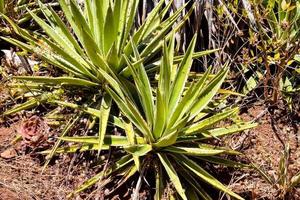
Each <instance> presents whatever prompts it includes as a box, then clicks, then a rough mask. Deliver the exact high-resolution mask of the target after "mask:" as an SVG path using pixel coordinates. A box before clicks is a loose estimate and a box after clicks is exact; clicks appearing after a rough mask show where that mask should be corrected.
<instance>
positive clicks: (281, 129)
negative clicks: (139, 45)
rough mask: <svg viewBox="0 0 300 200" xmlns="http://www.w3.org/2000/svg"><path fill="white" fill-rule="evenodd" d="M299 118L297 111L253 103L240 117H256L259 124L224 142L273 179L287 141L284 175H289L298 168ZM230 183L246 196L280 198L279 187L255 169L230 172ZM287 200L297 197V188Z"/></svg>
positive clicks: (277, 173)
mask: <svg viewBox="0 0 300 200" xmlns="http://www.w3.org/2000/svg"><path fill="white" fill-rule="evenodd" d="M299 117H300V115H299V112H298V113H296V114H295V113H294V114H293V115H292V114H290V113H287V110H285V109H281V108H279V107H277V108H275V109H274V110H272V109H267V108H266V106H264V105H260V106H254V107H252V108H250V109H248V111H247V113H244V114H242V118H243V119H245V120H248V121H249V120H256V121H257V122H258V123H259V125H258V126H257V127H256V128H254V129H252V130H249V131H246V132H245V133H242V134H239V135H235V136H232V137H230V138H228V139H227V140H226V141H227V142H228V145H229V146H230V147H232V148H234V149H238V150H239V151H241V152H242V153H244V155H245V161H246V162H248V163H249V162H250V163H251V162H252V163H253V164H255V165H256V166H258V167H259V168H260V169H262V170H263V171H264V172H266V173H267V174H268V175H269V177H271V178H273V179H274V180H278V178H279V176H280V174H279V163H280V159H281V158H282V156H283V152H284V148H285V147H284V144H289V146H290V158H289V159H288V161H287V166H288V170H287V174H288V176H289V177H291V176H293V175H295V174H297V173H298V172H299V171H300V151H299V148H300V147H299V139H300V138H299V136H300V132H299V129H300V120H299ZM231 182H232V184H231V185H230V187H231V188H232V189H233V190H234V191H235V192H237V193H240V194H241V195H243V196H244V197H245V198H246V199H272V200H273V199H274V200H275V199H280V195H281V190H280V189H281V186H280V185H279V184H275V185H271V184H270V183H268V182H267V181H266V179H264V178H262V176H261V174H259V173H258V172H256V171H254V170H247V169H243V170H241V171H233V172H232V180H231ZM275 182H276V181H275ZM277 182H278V181H277ZM287 199H295V200H296V199H300V190H299V189H294V190H292V191H291V192H290V195H289V196H288V197H287Z"/></svg>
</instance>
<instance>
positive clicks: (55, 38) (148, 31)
mask: <svg viewBox="0 0 300 200" xmlns="http://www.w3.org/2000/svg"><path fill="white" fill-rule="evenodd" d="M38 3H39V6H40V9H41V11H42V13H43V14H44V18H45V19H44V18H41V17H39V16H37V15H36V14H35V13H34V12H32V11H28V12H29V14H30V15H31V16H32V18H33V19H34V20H35V22H36V23H38V24H39V25H40V27H41V29H42V31H43V34H41V33H38V32H29V31H27V30H25V29H22V28H20V27H19V26H18V25H17V24H16V23H14V22H13V20H11V19H10V18H9V17H7V16H5V15H2V16H3V18H4V19H6V21H7V22H9V23H10V24H11V26H12V27H13V29H14V31H15V32H16V33H17V34H18V35H20V36H21V37H23V39H25V41H27V42H23V41H20V40H17V39H14V38H9V37H1V39H3V40H6V41H7V42H10V43H11V44H13V45H16V46H18V47H20V48H21V49H23V50H24V51H25V52H31V53H34V54H35V55H37V56H38V57H40V58H41V59H42V60H43V61H44V62H46V63H48V64H52V65H53V66H55V67H58V68H60V69H61V70H63V71H64V73H65V74H63V75H62V76H60V77H45V76H23V77H22V76H21V77H20V76H19V77H14V78H15V79H16V80H19V81H20V82H19V83H15V84H14V85H13V86H17V87H22V88H23V89H24V90H25V92H27V93H29V96H30V97H34V98H30V99H29V100H28V101H27V102H25V103H23V104H21V105H17V106H16V107H15V108H13V109H11V110H8V111H7V112H5V113H4V115H10V114H13V113H16V112H19V111H21V110H24V109H30V108H33V107H35V106H37V105H38V104H40V103H45V102H47V101H48V100H49V99H50V98H53V97H57V98H59V97H58V96H59V94H61V93H62V92H61V87H62V85H63V86H64V88H68V87H70V88H71V89H72V88H73V87H74V86H76V87H79V88H86V87H88V88H90V89H91V90H90V91H91V92H92V91H96V93H97V99H96V102H94V103H93V105H92V106H93V107H94V108H95V109H97V110H100V112H99V113H100V115H98V116H97V117H98V118H101V120H100V123H99V124H100V130H99V131H100V133H101V134H100V135H102V136H101V138H102V139H103V135H104V133H105V131H106V124H107V120H108V116H109V112H110V107H111V98H110V96H109V95H108V94H106V93H105V91H104V90H103V89H102V86H103V85H105V82H106V78H105V77H103V74H104V72H106V73H108V74H110V75H111V76H112V77H114V78H117V77H119V78H118V80H120V81H121V82H120V83H118V84H124V85H128V86H129V85H130V83H129V81H128V77H129V76H130V73H129V69H128V67H127V64H126V61H125V59H124V58H123V56H122V55H123V54H124V55H126V56H127V57H130V56H131V55H132V54H133V49H132V47H131V45H130V42H129V41H130V39H132V40H133V41H134V43H135V44H137V46H138V49H139V50H138V51H139V53H140V55H141V57H140V58H141V59H140V60H138V61H137V62H138V63H139V62H143V63H144V64H145V67H146V68H147V71H150V72H153V71H155V69H156V68H157V64H156V63H155V62H156V61H157V60H155V56H156V55H159V53H160V52H161V46H162V45H161V44H162V42H161V41H162V39H168V38H169V37H170V33H169V32H170V30H171V29H174V30H175V31H177V30H179V29H180V28H181V27H182V26H183V24H184V22H185V21H186V20H187V19H188V16H189V15H190V13H191V12H192V10H193V8H192V9H191V10H190V11H189V13H187V15H185V16H184V17H183V18H180V16H181V11H182V10H183V9H184V8H185V6H186V5H184V6H183V7H181V8H180V9H178V10H177V11H176V12H174V13H173V14H172V15H169V16H168V17H166V14H167V11H168V9H169V8H170V6H171V4H172V1H170V2H169V3H168V4H165V3H164V1H163V0H161V1H160V2H159V3H158V4H157V5H156V7H155V8H154V9H153V10H152V11H151V12H150V13H149V14H148V16H147V18H146V20H145V21H144V23H143V24H142V25H141V26H140V27H137V28H136V27H134V20H135V15H136V12H137V8H138V5H139V0H125V1H124V0H114V1H96V0H90V1H84V2H83V3H82V4H79V3H77V1H74V0H59V5H60V7H61V9H62V11H63V13H64V16H65V18H66V21H67V23H64V21H63V20H62V19H61V18H60V16H59V15H58V14H57V13H56V12H55V11H54V10H53V8H51V7H48V6H46V5H45V4H43V3H41V1H38ZM175 22H176V23H175ZM44 33H45V34H44ZM206 53H209V51H208V52H204V53H203V52H200V53H196V54H194V55H193V56H194V57H197V56H201V55H203V54H206ZM181 59H182V56H178V57H176V59H174V62H175V63H176V62H180V60H181ZM126 78H127V79H126ZM53 88H54V90H53ZM32 93H34V95H32ZM54 93H55V94H54ZM57 95H58V96H57ZM99 96H100V97H99ZM103 96H104V97H105V98H102V97H103ZM98 97H99V98H98ZM52 102H53V101H52ZM56 103H60V105H62V106H71V105H70V104H67V103H65V102H59V101H56ZM85 103H87V102H83V104H85ZM88 104H90V103H88ZM104 105H105V106H104ZM71 107H72V106H71ZM102 139H101V140H102Z"/></svg>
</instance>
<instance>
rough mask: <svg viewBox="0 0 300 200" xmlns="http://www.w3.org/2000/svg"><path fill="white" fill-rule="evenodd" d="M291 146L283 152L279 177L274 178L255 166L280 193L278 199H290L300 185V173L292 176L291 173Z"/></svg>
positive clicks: (286, 146) (285, 147)
mask: <svg viewBox="0 0 300 200" xmlns="http://www.w3.org/2000/svg"><path fill="white" fill-rule="evenodd" d="M290 151H291V150H290V146H289V144H288V143H287V144H285V145H284V150H283V151H282V156H281V158H280V162H279V168H278V171H277V176H276V177H275V176H272V175H270V174H268V173H267V172H265V171H264V170H263V169H262V168H259V167H257V166H256V165H253V166H254V168H255V169H257V170H258V172H259V173H260V174H261V175H262V176H263V177H264V179H265V180H266V181H268V182H269V183H270V184H272V185H273V186H274V187H275V188H276V189H277V190H278V191H279V193H278V198H280V199H290V198H289V197H290V195H291V194H292V192H293V190H294V189H295V188H296V187H297V186H298V185H299V183H300V172H298V173H296V174H294V175H292V174H291V172H290V171H289V165H290V153H291V152H290Z"/></svg>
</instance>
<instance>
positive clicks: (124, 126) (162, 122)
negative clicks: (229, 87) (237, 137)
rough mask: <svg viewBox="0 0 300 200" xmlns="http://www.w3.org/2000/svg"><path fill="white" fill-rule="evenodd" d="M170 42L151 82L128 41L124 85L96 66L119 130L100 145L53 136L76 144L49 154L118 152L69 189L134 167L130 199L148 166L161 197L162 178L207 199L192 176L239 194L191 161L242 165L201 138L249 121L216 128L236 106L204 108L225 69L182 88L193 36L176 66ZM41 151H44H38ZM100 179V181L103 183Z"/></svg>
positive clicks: (229, 131)
mask: <svg viewBox="0 0 300 200" xmlns="http://www.w3.org/2000/svg"><path fill="white" fill-rule="evenodd" d="M174 40H175V39H174V37H172V40H171V41H170V42H169V45H167V42H166V41H165V44H164V47H163V57H162V58H161V62H160V70H159V78H158V81H157V82H156V83H152V84H151V83H150V79H149V77H148V76H147V73H146V70H145V67H144V66H143V64H142V63H140V62H137V61H138V60H140V59H141V57H140V53H139V52H138V49H137V47H136V45H135V43H134V41H133V40H131V46H132V49H133V52H134V55H133V56H132V57H131V58H128V57H127V56H126V55H124V59H125V60H126V62H127V64H128V67H129V70H130V73H131V75H132V77H133V80H134V86H132V87H131V89H130V90H128V89H127V88H126V87H124V85H119V84H114V82H112V81H111V80H112V79H113V77H111V76H110V75H109V74H108V73H106V72H104V71H103V74H102V76H103V77H105V79H106V80H107V82H108V85H106V89H105V90H106V91H107V92H108V94H109V95H110V96H111V97H112V99H113V100H114V102H115V103H116V104H117V106H118V108H119V109H120V111H121V114H120V117H119V119H118V117H117V116H116V117H115V120H114V121H111V123H112V124H113V125H114V126H115V127H118V130H120V131H118V132H120V133H121V134H122V133H123V134H125V136H123V135H119V136H116V135H109V134H107V135H106V136H105V137H104V140H103V144H99V139H98V137H97V136H83V137H61V138H60V139H61V140H63V141H67V142H75V143H81V145H80V146H76V145H75V146H71V147H68V148H59V149H57V150H56V153H62V152H71V151H75V150H76V149H77V150H81V151H86V150H97V149H99V148H100V147H99V146H101V149H102V150H106V149H109V148H110V147H117V148H120V149H121V150H123V153H121V155H123V156H120V158H119V160H116V161H115V163H114V164H113V165H112V166H111V167H110V168H108V169H105V170H104V171H102V172H100V173H99V174H98V175H96V176H95V177H93V178H91V179H90V180H88V181H87V182H85V183H84V184H83V185H82V186H81V187H80V188H79V189H78V190H76V191H75V192H74V193H77V192H80V191H82V190H84V189H86V188H87V187H89V186H91V185H93V184H95V183H97V182H98V181H100V184H101V186H102V187H104V186H105V184H108V183H109V180H111V179H110V176H112V175H114V174H119V175H123V178H122V180H124V181H126V180H127V179H128V178H130V177H132V176H133V175H134V174H136V173H138V172H139V174H140V176H139V179H138V181H137V185H136V189H135V192H134V194H133V199H136V198H135V197H137V196H138V193H139V189H140V188H141V184H142V180H143V177H144V176H145V175H146V174H147V171H148V170H152V172H153V173H155V177H156V181H155V182H156V183H155V184H156V195H155V197H156V199H161V198H162V196H163V190H164V188H165V187H166V179H165V177H166V176H167V177H169V179H170V182H171V183H172V185H173V186H174V188H175V189H176V191H177V194H178V195H179V196H180V198H182V199H189V197H190V196H189V195H191V194H196V195H198V196H199V197H202V198H203V199H211V197H210V196H209V194H208V193H207V192H206V191H205V190H204V189H203V188H202V186H201V184H199V182H198V179H199V178H200V180H202V181H203V182H206V183H208V184H210V185H212V186H213V187H215V188H216V189H219V190H221V191H223V192H225V193H227V194H229V195H231V196H232V197H235V198H237V199H242V198H241V197H240V196H239V195H237V194H235V193H233V192H232V191H230V190H229V189H228V188H227V187H226V186H224V185H223V184H222V183H220V182H219V181H218V180H217V179H216V178H214V177H213V176H212V175H210V174H209V173H208V172H207V171H206V170H205V169H204V168H202V167H201V166H200V165H199V162H198V161H201V160H202V161H205V162H212V163H217V164H221V165H228V166H243V164H239V163H236V162H234V161H230V160H228V159H225V158H222V157H219V155H221V154H236V153H237V152H235V151H232V150H228V149H226V148H222V147H216V146H213V145H208V144H205V143H204V142H203V141H204V140H206V139H210V138H218V137H221V136H224V135H228V134H233V133H235V132H239V131H242V130H245V129H248V128H251V127H254V126H255V124H248V123H240V124H233V125H228V126H227V125H226V126H223V127H220V128H217V125H218V123H219V122H220V121H222V120H224V119H228V118H229V117H230V116H232V115H235V114H236V113H237V112H238V109H237V108H232V109H226V110H224V109H223V110H219V111H218V113H213V112H212V111H211V110H210V107H211V105H210V103H211V102H212V99H213V97H214V96H215V95H216V93H217V91H218V89H219V88H220V87H221V85H222V83H223V81H224V79H225V77H226V74H227V72H228V69H227V68H226V67H224V68H223V69H222V70H221V71H220V72H219V73H218V74H216V75H215V77H214V78H213V79H208V75H209V73H210V71H209V70H208V71H207V72H206V73H205V74H204V75H203V77H201V78H199V79H194V80H192V83H191V84H190V86H187V83H188V81H187V79H188V75H189V72H190V69H191V65H192V61H193V59H192V57H193V50H194V47H195V43H196V36H195V37H194V38H193V40H192V42H191V44H190V46H189V48H188V49H187V52H186V54H185V55H184V57H183V59H182V61H181V62H180V64H178V65H176V66H174V65H173V63H174ZM116 81H117V82H119V80H116ZM90 111H91V110H90ZM91 113H92V111H91ZM47 152H49V151H46V152H44V153H47ZM106 178H108V179H107V180H108V181H104V179H106ZM101 181H103V182H101ZM124 181H121V182H122V183H123V182H124ZM117 187H118V186H117ZM184 188H189V189H190V190H191V191H193V192H191V193H190V192H188V193H187V192H185V189H184Z"/></svg>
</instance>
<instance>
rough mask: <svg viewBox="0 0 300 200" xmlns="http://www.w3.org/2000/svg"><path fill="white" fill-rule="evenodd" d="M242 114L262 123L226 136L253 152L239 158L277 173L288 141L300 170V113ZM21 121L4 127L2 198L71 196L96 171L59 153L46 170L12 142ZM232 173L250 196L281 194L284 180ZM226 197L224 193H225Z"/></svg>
mask: <svg viewBox="0 0 300 200" xmlns="http://www.w3.org/2000/svg"><path fill="white" fill-rule="evenodd" d="M242 118H243V119H244V120H247V121H249V120H253V119H254V120H256V121H257V122H258V123H259V125H258V126H257V127H256V128H254V129H252V130H250V131H246V132H244V133H241V134H238V135H234V136H231V137H228V138H225V140H224V141H225V143H226V144H227V145H228V146H229V147H231V148H233V149H237V150H239V151H241V152H242V153H244V155H247V157H246V156H241V157H239V158H236V159H237V160H239V161H242V162H246V163H250V162H252V163H254V164H255V165H257V166H259V167H260V168H261V169H263V170H264V171H265V172H266V173H267V174H268V175H269V176H270V177H273V178H275V179H277V178H278V176H279V173H278V172H279V160H280V158H281V157H282V153H283V149H284V146H283V144H287V143H288V144H290V149H291V154H290V155H291V156H290V159H289V161H288V166H289V168H288V173H289V174H290V175H294V174H296V173H297V172H298V171H299V169H300V155H299V154H300V151H299V138H298V136H299V134H300V132H299V122H300V121H299V115H294V116H291V115H289V114H287V113H286V111H285V110H284V109H283V110H281V109H280V108H276V109H275V110H274V111H272V110H271V111H270V109H269V110H267V109H266V107H265V106H262V105H261V106H253V107H252V108H249V109H248V110H247V111H246V112H244V113H243V114H242ZM18 126H19V124H18V123H14V124H13V125H12V126H11V127H9V128H5V127H2V128H0V153H2V154H1V155H2V157H0V194H1V195H0V199H1V200H2V199H3V200H17V199H22V200H23V199H25V200H27V199H28V200H31V199H65V197H66V195H67V194H69V193H70V192H71V191H72V190H74V189H75V188H76V187H77V186H78V185H80V184H81V183H83V181H84V180H86V179H88V178H89V177H91V176H92V175H93V174H94V173H95V172H94V171H93V170H91V169H90V168H89V167H88V166H87V165H85V164H83V163H80V162H78V163H77V164H74V163H73V162H72V160H73V159H72V156H71V157H69V156H67V155H66V156H63V157H62V158H59V159H57V160H56V162H54V163H52V164H51V165H50V166H49V167H48V168H47V169H46V170H45V171H44V173H43V174H42V167H43V158H42V157H40V156H37V155H34V154H31V153H30V152H29V153H26V154H25V153H24V151H21V150H20V148H21V147H20V144H18V145H11V146H10V145H9V144H10V143H11V142H12V141H13V139H14V137H15V135H16V132H17V130H18ZM3 152H5V153H4V156H3ZM4 157H6V158H4ZM224 173H225V172H224ZM226 173H228V174H229V175H230V184H229V187H230V188H231V189H232V190H234V191H235V192H237V193H239V194H240V195H241V196H243V197H244V198H246V199H269V200H273V199H274V200H275V199H279V197H280V191H281V190H280V186H279V185H278V184H277V185H271V184H269V183H268V182H267V181H266V180H265V179H264V178H262V176H261V175H260V174H259V173H258V172H256V171H255V170H252V169H242V170H237V169H226ZM220 177H222V174H220ZM90 197H92V196H90ZM85 198H89V196H88V195H86V194H83V195H81V196H78V197H75V199H85ZM226 198H227V197H226V196H220V199H226ZM91 199H95V198H94V197H93V198H91ZM288 199H295V200H296V199H300V190H298V189H296V190H293V191H292V192H291V195H290V196H289V198H288Z"/></svg>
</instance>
